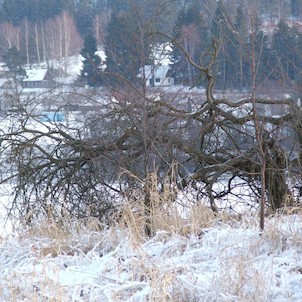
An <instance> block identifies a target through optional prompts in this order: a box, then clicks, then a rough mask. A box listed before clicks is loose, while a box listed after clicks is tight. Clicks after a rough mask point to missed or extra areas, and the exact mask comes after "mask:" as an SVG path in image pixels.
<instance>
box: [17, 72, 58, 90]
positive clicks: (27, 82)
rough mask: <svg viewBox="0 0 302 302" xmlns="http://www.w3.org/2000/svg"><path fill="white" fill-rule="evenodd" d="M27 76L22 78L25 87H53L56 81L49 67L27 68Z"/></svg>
mask: <svg viewBox="0 0 302 302" xmlns="http://www.w3.org/2000/svg"><path fill="white" fill-rule="evenodd" d="M25 71H26V77H25V78H24V79H23V80H22V86H23V87H24V88H52V87H54V86H55V82H54V81H53V80H52V79H51V77H50V75H49V71H48V69H44V68H41V69H38V68H33V69H26V70H25Z"/></svg>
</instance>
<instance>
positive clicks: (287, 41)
mask: <svg viewBox="0 0 302 302" xmlns="http://www.w3.org/2000/svg"><path fill="white" fill-rule="evenodd" d="M297 36H298V33H297V31H296V30H295V28H291V27H289V26H288V25H287V24H286V23H285V22H284V21H282V20H281V21H280V22H279V23H278V26H277V30H276V32H275V33H274V35H273V42H272V51H273V55H274V66H276V67H277V68H276V70H277V71H278V74H277V77H278V78H284V77H288V78H289V79H291V80H295V77H296V72H297V68H298V60H297V59H298V57H297V54H298V49H297V42H298V39H297Z"/></svg>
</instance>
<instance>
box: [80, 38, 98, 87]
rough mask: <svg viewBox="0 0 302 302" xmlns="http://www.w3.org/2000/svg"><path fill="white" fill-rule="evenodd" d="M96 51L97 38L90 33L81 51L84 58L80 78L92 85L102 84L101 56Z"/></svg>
mask: <svg viewBox="0 0 302 302" xmlns="http://www.w3.org/2000/svg"><path fill="white" fill-rule="evenodd" d="M96 52H97V45H96V39H95V37H94V36H93V35H92V34H91V33H89V34H88V35H87V36H86V37H85V39H84V46H83V48H82V50H81V52H80V53H81V55H82V57H83V58H84V59H83V68H82V70H81V75H80V80H81V81H82V82H84V83H85V84H86V85H88V86H90V87H97V86H100V84H101V72H102V70H101V58H100V57H99V56H98V55H97V53H96Z"/></svg>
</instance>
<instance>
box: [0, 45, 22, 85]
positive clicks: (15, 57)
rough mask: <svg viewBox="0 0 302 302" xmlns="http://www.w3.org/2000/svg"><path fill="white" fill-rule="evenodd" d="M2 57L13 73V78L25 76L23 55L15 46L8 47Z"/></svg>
mask: <svg viewBox="0 0 302 302" xmlns="http://www.w3.org/2000/svg"><path fill="white" fill-rule="evenodd" d="M2 59H3V61H4V63H5V65H4V66H6V67H7V68H8V69H9V71H10V72H11V73H12V74H13V75H14V79H15V80H18V79H23V78H25V77H26V72H25V70H24V69H23V64H24V63H25V57H24V56H23V55H22V53H21V52H20V51H19V50H18V49H17V48H16V47H13V48H9V49H8V50H7V51H6V53H5V54H4V55H3V56H2Z"/></svg>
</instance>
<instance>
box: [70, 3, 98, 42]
mask: <svg viewBox="0 0 302 302" xmlns="http://www.w3.org/2000/svg"><path fill="white" fill-rule="evenodd" d="M94 15H95V12H94V7H93V3H92V1H91V0H81V1H78V2H77V4H76V7H75V22H76V25H77V29H78V32H79V33H80V34H81V35H82V36H83V37H85V35H86V34H87V32H90V31H92V28H93V17H94Z"/></svg>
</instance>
